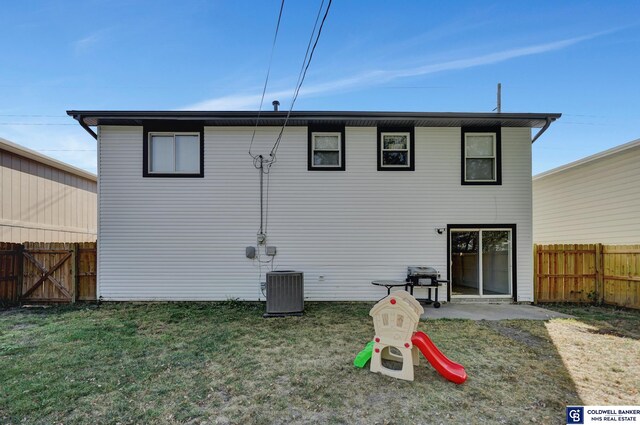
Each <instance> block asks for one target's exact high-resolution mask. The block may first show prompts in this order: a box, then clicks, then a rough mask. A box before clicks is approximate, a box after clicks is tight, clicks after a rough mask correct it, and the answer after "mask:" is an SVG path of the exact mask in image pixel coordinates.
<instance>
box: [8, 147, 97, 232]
mask: <svg viewBox="0 0 640 425" xmlns="http://www.w3.org/2000/svg"><path fill="white" fill-rule="evenodd" d="M96 180H97V177H96V175H95V174H91V173H88V172H86V171H84V170H81V169H79V168H76V167H72V166H71V165H68V164H65V163H63V162H60V161H57V160H55V159H53V158H49V157H47V156H44V155H42V154H39V153H38V152H34V151H32V150H30V149H27V148H24V147H22V146H19V145H16V144H15V143H11V142H9V141H8V140H5V139H2V138H0V242H17V243H21V242H87V241H95V240H96V227H97V226H96V224H97V216H96V203H97V195H96V193H97V189H96V186H97V182H96Z"/></svg>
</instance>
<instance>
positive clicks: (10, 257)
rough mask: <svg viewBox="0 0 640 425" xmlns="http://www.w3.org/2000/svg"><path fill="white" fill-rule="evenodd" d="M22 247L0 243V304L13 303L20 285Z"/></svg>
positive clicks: (18, 296) (17, 295) (17, 296)
mask: <svg viewBox="0 0 640 425" xmlns="http://www.w3.org/2000/svg"><path fill="white" fill-rule="evenodd" d="M21 258H22V245H20V244H16V243H5V242H0V302H8V303H15V302H17V301H18V299H19V298H20V291H21V283H22V269H21V266H22V261H21Z"/></svg>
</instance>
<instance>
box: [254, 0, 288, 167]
mask: <svg viewBox="0 0 640 425" xmlns="http://www.w3.org/2000/svg"><path fill="white" fill-rule="evenodd" d="M283 9H284V0H282V2H281V3H280V12H279V13H278V23H277V24H276V32H275V34H274V35H273V43H272V45H271V54H270V55H269V66H268V67H267V77H266V78H265V79H264V87H263V88H262V97H261V98H260V107H259V108H258V117H257V118H256V126H255V127H254V128H253V134H252V135H251V143H249V155H250V156H251V157H252V158H253V160H254V161H255V159H256V156H255V155H252V154H251V147H252V146H253V140H254V139H255V137H256V130H257V129H258V122H259V121H260V114H261V113H262V104H263V103H264V95H265V93H266V91H267V84H268V83H269V74H271V62H272V61H273V52H274V51H275V50H276V40H277V39H278V31H279V30H280V21H281V20H282V10H283Z"/></svg>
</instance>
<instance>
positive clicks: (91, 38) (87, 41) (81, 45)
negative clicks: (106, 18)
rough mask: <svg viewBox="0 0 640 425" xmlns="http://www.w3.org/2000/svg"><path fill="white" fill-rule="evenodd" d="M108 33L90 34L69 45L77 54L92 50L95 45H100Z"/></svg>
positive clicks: (97, 32)
mask: <svg viewBox="0 0 640 425" xmlns="http://www.w3.org/2000/svg"><path fill="white" fill-rule="evenodd" d="M108 31H109V29H102V30H99V31H96V32H94V33H92V34H89V35H87V36H86V37H83V38H80V39H78V40H76V41H74V42H73V43H71V45H72V46H73V49H74V50H75V52H76V53H77V54H79V53H84V52H86V51H88V50H90V49H92V48H93V47H94V46H95V45H96V44H98V43H100V42H101V41H102V40H103V39H104V37H105V35H106V34H107V32H108Z"/></svg>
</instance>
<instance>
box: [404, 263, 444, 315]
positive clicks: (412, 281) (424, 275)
mask: <svg viewBox="0 0 640 425" xmlns="http://www.w3.org/2000/svg"><path fill="white" fill-rule="evenodd" d="M443 283H449V281H448V280H443V279H440V273H438V270H436V269H434V268H433V267H427V266H409V267H407V284H408V285H409V287H410V293H411V295H413V288H414V286H424V287H425V288H427V290H428V291H429V295H428V298H426V299H418V301H421V302H424V303H426V304H431V303H433V306H434V307H435V308H439V307H440V302H439V301H438V288H439V287H440V286H442V284H443ZM431 289H434V290H435V299H431Z"/></svg>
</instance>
